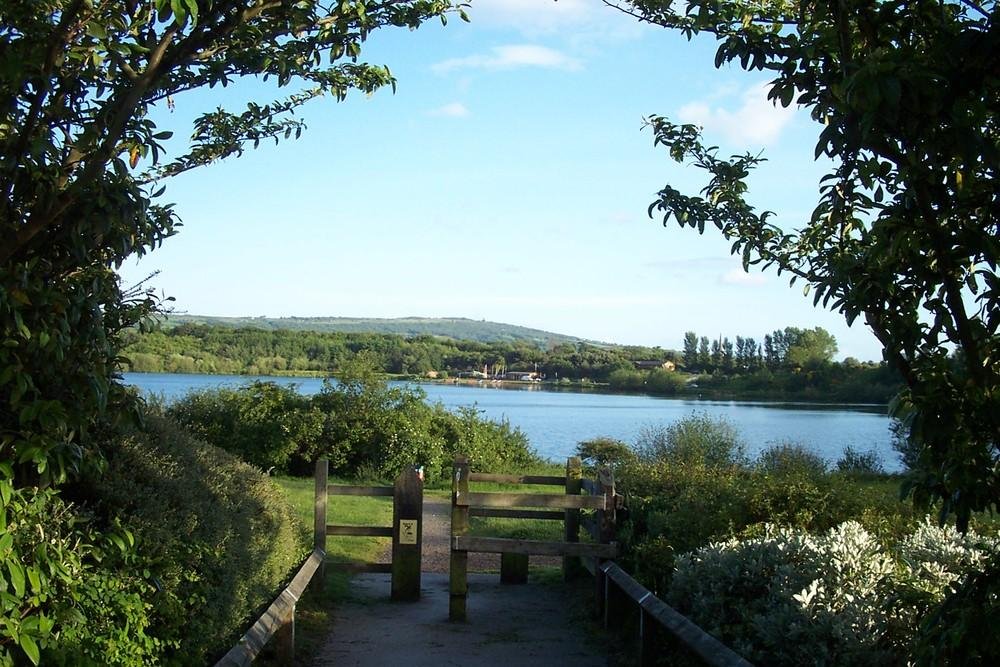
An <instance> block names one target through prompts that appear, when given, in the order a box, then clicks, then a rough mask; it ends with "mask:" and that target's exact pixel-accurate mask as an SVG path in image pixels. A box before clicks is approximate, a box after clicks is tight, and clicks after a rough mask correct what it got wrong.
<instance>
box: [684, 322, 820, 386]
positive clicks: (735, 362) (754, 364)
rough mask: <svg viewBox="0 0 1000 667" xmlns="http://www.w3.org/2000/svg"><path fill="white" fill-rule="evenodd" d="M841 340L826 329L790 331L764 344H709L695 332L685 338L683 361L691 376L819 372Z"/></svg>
mask: <svg viewBox="0 0 1000 667" xmlns="http://www.w3.org/2000/svg"><path fill="white" fill-rule="evenodd" d="M836 353H837V340H836V339H835V338H834V337H833V335H832V334H831V333H830V332H828V331H827V330H826V329H823V328H822V327H815V328H813V329H799V328H796V327H786V328H784V329H778V330H776V331H774V332H773V333H769V334H767V335H765V336H764V340H763V342H762V343H758V342H757V340H756V339H754V338H750V337H748V338H744V337H742V336H737V337H736V343H735V345H734V344H733V342H732V341H730V340H729V338H728V337H722V336H720V337H719V338H716V339H714V340H711V341H709V339H708V337H707V336H701V337H699V336H698V334H697V333H695V332H694V331H688V332H687V333H685V334H684V350H683V354H682V359H683V363H684V368H685V370H687V371H688V372H689V373H718V372H722V373H726V374H728V375H733V374H744V373H752V372H754V371H757V370H760V369H762V368H766V369H768V370H771V371H775V370H779V369H799V370H801V369H808V370H815V369H817V368H820V367H822V366H824V365H826V364H829V363H831V362H832V361H833V355H835V354H836Z"/></svg>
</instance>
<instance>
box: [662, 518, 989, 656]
mask: <svg viewBox="0 0 1000 667" xmlns="http://www.w3.org/2000/svg"><path fill="white" fill-rule="evenodd" d="M760 532H761V534H760V535H758V536H756V537H751V538H749V539H743V540H739V539H735V538H734V539H729V540H726V541H724V542H719V543H715V544H711V545H709V546H707V547H702V548H700V549H698V550H697V551H694V552H691V553H688V554H683V555H681V556H678V557H677V558H676V565H677V569H676V572H675V573H674V576H673V579H672V582H671V587H670V594H669V601H670V602H671V603H672V604H673V605H675V606H676V607H677V608H678V609H679V610H680V611H682V613H685V614H687V615H688V616H690V618H691V619H692V620H693V621H694V622H695V623H697V624H699V625H701V626H702V627H703V628H705V629H706V630H707V631H709V632H711V633H712V634H714V635H716V636H717V637H719V638H720V639H721V640H722V641H723V642H725V643H726V644H728V645H729V646H731V647H733V648H734V649H735V650H737V651H739V652H740V653H742V654H743V655H744V656H746V657H747V658H749V659H750V660H751V661H753V662H756V663H757V664H767V665H801V664H824V665H876V664H881V663H891V664H902V663H905V662H906V660H907V658H908V655H907V653H908V647H909V646H910V645H911V644H912V641H913V637H914V635H915V634H916V630H917V626H918V624H919V621H920V619H921V617H923V615H924V614H925V612H926V610H927V609H928V607H929V606H930V605H931V604H933V603H935V602H938V601H940V600H941V599H942V598H943V597H944V595H945V593H946V592H948V591H950V590H951V589H952V588H953V587H954V586H955V585H956V582H959V581H961V580H962V579H963V578H964V577H965V576H967V575H968V574H969V572H970V571H973V570H974V568H976V567H977V564H981V563H982V561H983V559H984V558H987V557H989V555H990V554H996V553H997V552H998V550H1000V545H998V542H997V541H996V540H988V539H983V538H979V537H976V536H974V535H971V536H967V537H965V538H962V537H960V536H958V535H957V533H955V532H954V531H951V530H948V529H940V528H937V527H936V526H933V525H931V524H930V523H926V524H924V525H923V526H921V527H920V528H919V529H918V530H917V531H916V532H915V533H914V534H913V535H911V536H909V537H908V538H907V539H905V540H903V542H902V543H900V544H899V545H898V547H897V548H896V549H895V550H891V551H890V550H888V549H886V548H885V547H884V546H883V545H882V543H881V542H880V541H879V540H878V539H876V538H875V537H874V536H872V535H871V534H870V533H868V532H867V531H866V530H865V529H864V528H863V527H862V526H861V525H860V524H858V523H857V522H846V523H844V524H842V525H840V526H837V527H835V528H833V529H831V530H829V531H827V532H826V533H824V534H820V535H810V534H808V533H806V532H804V531H801V530H797V529H790V528H779V527H775V526H773V525H770V524H769V525H765V526H764V527H763V528H762V529H761V531H760Z"/></svg>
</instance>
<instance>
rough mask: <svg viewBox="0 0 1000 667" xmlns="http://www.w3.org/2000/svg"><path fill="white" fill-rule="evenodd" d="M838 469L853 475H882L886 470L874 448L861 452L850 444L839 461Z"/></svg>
mask: <svg viewBox="0 0 1000 667" xmlns="http://www.w3.org/2000/svg"><path fill="white" fill-rule="evenodd" d="M837 470H839V471H840V472H845V473H849V474H852V475H881V474H883V473H884V472H885V466H884V465H882V458H881V457H880V456H879V455H878V452H876V451H875V450H874V449H872V450H869V451H867V452H861V451H858V450H856V449H854V448H853V447H850V446H848V447H847V448H845V449H844V454H843V456H841V457H840V459H838V461H837Z"/></svg>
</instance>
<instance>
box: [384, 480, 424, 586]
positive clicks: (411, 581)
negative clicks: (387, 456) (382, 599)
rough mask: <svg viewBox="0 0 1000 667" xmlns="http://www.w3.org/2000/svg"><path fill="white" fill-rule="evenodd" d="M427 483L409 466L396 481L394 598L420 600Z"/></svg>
mask: <svg viewBox="0 0 1000 667" xmlns="http://www.w3.org/2000/svg"><path fill="white" fill-rule="evenodd" d="M423 509H424V482H423V480H422V479H421V478H420V475H419V474H418V473H417V471H416V469H415V468H412V467H408V468H406V469H405V470H403V472H401V473H399V477H397V478H396V484H395V489H394V492H393V496H392V599H393V600H419V599H420V549H421V544H422V543H423V531H424V527H423V521H421V518H422V514H423Z"/></svg>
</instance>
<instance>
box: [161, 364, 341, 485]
mask: <svg viewBox="0 0 1000 667" xmlns="http://www.w3.org/2000/svg"><path fill="white" fill-rule="evenodd" d="M167 413H168V414H169V415H170V416H171V417H172V418H174V419H176V420H177V421H178V422H179V423H181V424H183V425H184V426H186V427H187V428H189V429H190V430H191V431H192V432H193V433H194V434H195V435H196V436H197V437H198V438H200V439H202V440H204V441H206V442H208V443H209V444H212V445H215V446H216V447H221V448H223V449H225V450H226V451H229V452H232V453H233V454H236V455H237V456H239V457H240V458H242V459H243V460H244V461H246V462H248V463H252V464H253V465H255V466H258V467H259V468H261V469H262V470H271V469H274V470H276V471H278V472H281V473H284V472H290V471H294V472H298V473H303V472H305V471H308V470H309V469H310V466H311V465H312V462H313V461H315V459H316V457H317V453H318V451H319V450H320V448H321V436H322V435H323V415H322V413H321V412H320V411H319V410H318V409H316V408H315V407H313V406H312V405H311V404H310V400H309V399H308V398H307V397H305V396H303V395H301V394H299V393H298V392H297V391H296V390H295V387H294V386H289V387H283V386H280V385H277V384H275V383H273V382H253V383H251V384H248V385H246V386H242V387H237V388H236V389H229V388H225V387H220V388H217V389H205V390H201V391H196V392H192V393H190V394H188V395H187V396H185V397H184V398H182V399H180V400H179V401H177V402H176V403H174V404H173V405H171V406H170V407H169V408H168V409H167Z"/></svg>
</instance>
